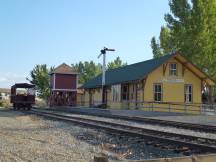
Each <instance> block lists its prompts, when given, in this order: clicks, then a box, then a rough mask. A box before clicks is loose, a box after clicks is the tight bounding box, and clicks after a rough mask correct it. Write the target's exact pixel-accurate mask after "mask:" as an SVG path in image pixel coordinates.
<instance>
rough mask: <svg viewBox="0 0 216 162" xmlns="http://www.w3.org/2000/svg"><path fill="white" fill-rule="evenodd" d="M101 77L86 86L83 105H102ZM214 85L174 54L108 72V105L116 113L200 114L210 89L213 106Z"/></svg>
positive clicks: (184, 59)
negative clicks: (204, 94)
mask: <svg viewBox="0 0 216 162" xmlns="http://www.w3.org/2000/svg"><path fill="white" fill-rule="evenodd" d="M101 84H102V75H99V76H97V77H95V78H93V79H92V80H90V81H88V82H87V83H85V84H84V85H83V86H82V87H83V88H84V90H85V91H84V104H85V105H86V106H97V105H99V104H101V103H102V88H101V87H102V86H101ZM214 85H215V81H214V80H213V79H211V78H210V77H209V76H207V75H206V74H205V73H204V72H203V71H201V70H200V69H199V68H198V67H197V66H195V65H194V64H193V63H192V62H191V61H189V60H188V59H186V58H185V57H184V56H183V55H182V54H181V53H179V52H173V53H171V54H168V55H165V56H163V57H160V58H155V59H151V60H147V61H143V62H139V63H135V64H131V65H127V66H124V67H120V68H116V69H112V70H107V71H106V81H105V90H104V93H105V103H104V104H106V105H107V107H110V108H116V109H121V108H122V109H149V110H150V109H151V110H153V109H154V110H158V111H170V112H183V111H188V112H196V111H197V112H199V111H200V109H201V106H202V105H203V103H202V92H203V91H204V89H205V90H206V89H208V93H209V95H208V96H209V99H208V101H209V103H211V102H213V97H212V96H213V86H214Z"/></svg>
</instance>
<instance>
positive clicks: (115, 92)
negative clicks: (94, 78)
mask: <svg viewBox="0 0 216 162" xmlns="http://www.w3.org/2000/svg"><path fill="white" fill-rule="evenodd" d="M120 94H121V85H113V86H112V99H113V101H115V102H119V101H120V97H121V96H120Z"/></svg>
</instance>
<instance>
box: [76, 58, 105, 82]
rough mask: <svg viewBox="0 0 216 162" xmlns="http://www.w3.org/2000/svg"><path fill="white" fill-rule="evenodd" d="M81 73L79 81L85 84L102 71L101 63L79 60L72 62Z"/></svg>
mask: <svg viewBox="0 0 216 162" xmlns="http://www.w3.org/2000/svg"><path fill="white" fill-rule="evenodd" d="M72 67H73V68H75V69H76V70H77V71H78V72H79V73H80V75H79V83H81V84H83V83H85V82H87V81H89V80H91V79H92V78H94V77H96V76H97V75H98V74H100V73H101V64H95V63H94V62H93V61H90V62H88V61H85V62H81V61H80V62H79V63H76V64H72Z"/></svg>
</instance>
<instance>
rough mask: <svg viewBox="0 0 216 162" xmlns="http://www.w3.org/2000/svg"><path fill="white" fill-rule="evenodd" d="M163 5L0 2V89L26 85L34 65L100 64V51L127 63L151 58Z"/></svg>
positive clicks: (159, 1)
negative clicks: (105, 48) (22, 83)
mask: <svg viewBox="0 0 216 162" xmlns="http://www.w3.org/2000/svg"><path fill="white" fill-rule="evenodd" d="M168 12H169V6H168V0H6V1H3V0H0V56H1V57H0V60H1V61H0V87H4V88H8V87H10V86H11V85H13V84H14V83H16V82H26V77H28V75H29V72H30V71H31V70H32V69H33V68H34V66H35V65H36V64H47V65H48V66H58V65H60V64H61V63H63V62H64V63H67V64H69V65H70V64H72V63H77V62H79V61H90V60H93V61H95V62H102V59H98V58H97V56H98V54H99V53H100V50H101V49H102V48H103V47H104V46H105V47H108V48H114V49H116V51H115V52H110V53H108V54H107V62H109V61H112V60H114V59H115V58H116V57H117V56H120V58H121V59H122V60H123V61H124V62H127V63H128V64H132V63H136V62H140V61H144V60H147V59H151V58H152V50H151V46H150V41H151V38H152V37H153V36H156V37H158V36H159V33H160V28H161V26H162V25H165V24H166V23H165V21H164V14H165V13H168Z"/></svg>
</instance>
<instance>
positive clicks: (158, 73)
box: [144, 59, 201, 103]
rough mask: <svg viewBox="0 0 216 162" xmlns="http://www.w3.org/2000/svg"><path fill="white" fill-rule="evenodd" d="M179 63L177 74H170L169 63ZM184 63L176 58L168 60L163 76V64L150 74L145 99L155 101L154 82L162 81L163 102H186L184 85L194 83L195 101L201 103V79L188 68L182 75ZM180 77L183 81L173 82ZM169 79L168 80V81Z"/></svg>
mask: <svg viewBox="0 0 216 162" xmlns="http://www.w3.org/2000/svg"><path fill="white" fill-rule="evenodd" d="M171 62H172V63H173V62H176V63H177V70H178V72H177V73H178V75H177V76H169V63H171ZM182 66H183V65H182V64H181V63H179V62H177V61H176V60H174V59H171V60H169V61H168V65H167V68H166V72H165V75H164V76H163V65H162V66H160V67H159V68H157V69H156V70H155V71H153V72H152V73H151V74H149V75H148V77H147V80H146V84H145V89H144V101H154V98H153V84H154V83H162V87H163V100H162V101H163V102H178V103H184V85H185V84H192V86H193V103H201V80H200V79H199V78H198V77H197V76H195V75H194V74H193V73H192V72H190V71H189V70H188V69H185V72H184V76H182ZM175 79H179V80H182V81H183V82H179V83H177V82H175V83H171V82H170V80H175ZM167 80H168V81H167Z"/></svg>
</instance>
